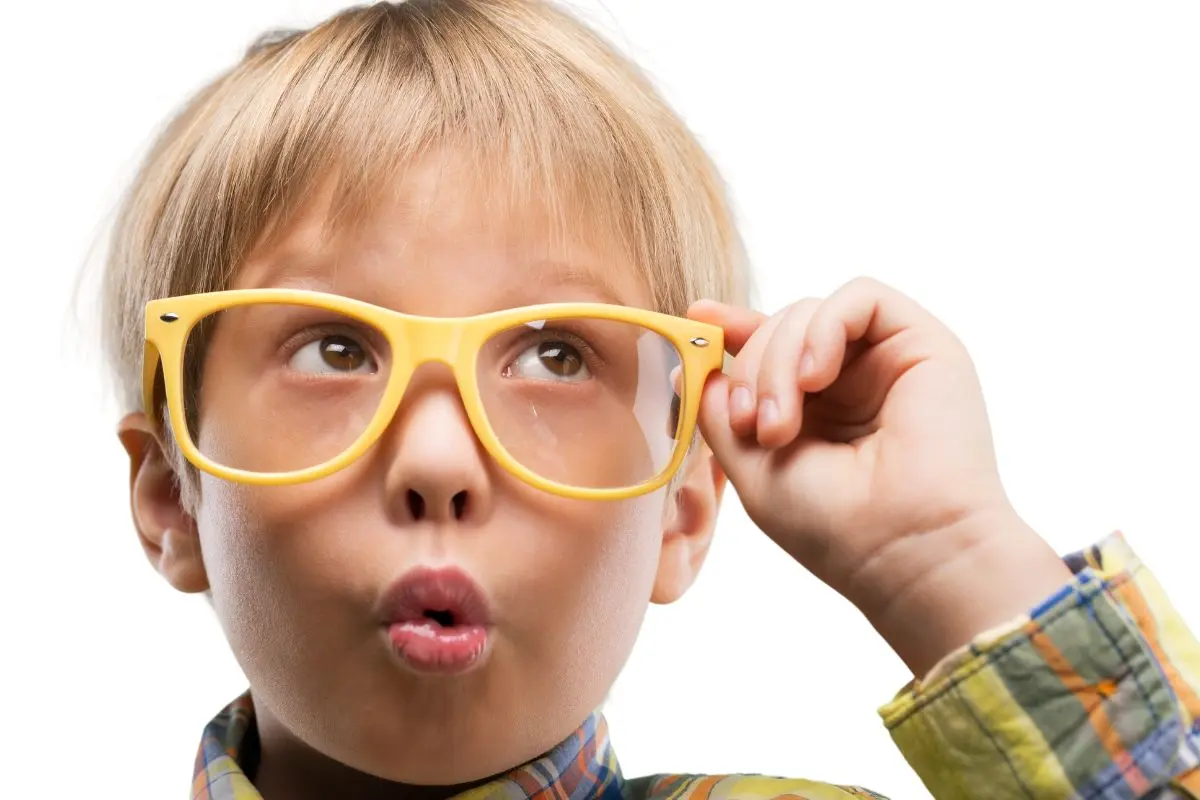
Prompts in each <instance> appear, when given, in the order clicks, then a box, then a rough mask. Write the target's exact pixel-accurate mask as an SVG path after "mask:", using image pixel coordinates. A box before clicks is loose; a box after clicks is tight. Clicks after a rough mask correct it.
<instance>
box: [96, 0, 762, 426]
mask: <svg viewBox="0 0 1200 800" xmlns="http://www.w3.org/2000/svg"><path fill="white" fill-rule="evenodd" d="M439 146H450V147H452V148H454V153H455V157H456V158H457V157H459V156H460V155H461V157H462V158H464V159H470V161H469V163H470V164H471V166H472V169H473V171H474V173H475V174H479V175H481V176H484V177H487V178H489V179H494V180H499V181H502V182H503V183H501V184H497V186H500V187H502V188H504V189H505V190H506V191H507V197H508V198H509V201H510V202H517V203H519V202H522V200H523V199H531V198H537V200H538V201H539V202H543V203H549V204H550V205H551V206H552V207H554V208H557V209H558V213H559V214H560V215H563V224H565V214H566V213H567V212H566V211H565V209H567V208H570V209H572V212H571V213H572V214H573V218H574V219H575V220H586V224H587V225H588V226H589V227H591V228H593V229H596V228H597V226H603V228H602V229H606V230H609V231H612V232H613V233H614V234H616V235H618V236H620V237H621V239H620V241H622V242H623V243H624V244H625V245H626V247H627V248H628V249H629V251H630V256H631V257H632V258H633V259H634V260H635V262H636V263H638V264H639V265H641V266H642V267H643V268H644V270H645V278H646V281H647V283H648V285H649V289H650V292H651V296H652V298H653V303H654V306H655V307H656V308H657V309H658V310H660V311H666V312H668V313H675V314H681V313H683V312H684V310H685V309H686V307H687V306H688V304H689V303H691V302H692V301H694V300H696V299H699V298H701V297H709V298H714V299H718V300H723V301H726V302H744V301H745V299H746V296H747V293H748V290H749V287H748V278H747V274H746V270H745V266H744V257H743V251H742V247H741V243H740V240H739V238H738V234H737V231H736V228H735V225H734V221H733V217H732V214H731V211H730V208H729V205H728V202H727V200H726V197H725V193H724V188H723V185H722V182H721V180H720V177H719V175H718V173H717V170H716V169H715V167H714V165H713V164H712V162H711V161H710V159H709V157H708V156H707V154H706V153H705V152H704V150H703V149H702V148H701V146H700V145H699V143H698V142H697V141H696V139H695V138H694V137H693V136H692V135H691V133H690V132H689V131H688V129H687V127H686V126H685V125H684V123H683V122H682V121H681V120H680V119H679V118H678V117H677V116H676V115H675V114H674V113H673V112H672V110H671V109H670V108H669V107H668V106H667V105H666V103H665V102H664V101H663V100H662V99H661V98H660V96H659V95H658V93H657V92H656V91H655V90H654V88H653V87H652V86H651V85H650V83H649V81H648V80H647V79H646V77H645V76H644V75H643V74H642V73H641V71H640V70H639V69H638V68H637V67H636V66H635V65H634V64H632V63H631V62H630V61H629V60H627V59H626V58H624V57H623V56H622V55H620V54H619V53H618V51H617V50H616V48H614V47H613V46H612V45H610V44H609V43H608V42H607V41H605V40H604V39H603V38H602V37H601V36H599V35H598V34H597V33H595V32H594V31H592V30H591V29H590V28H588V27H587V26H586V25H585V24H584V23H582V22H581V21H579V20H578V19H576V18H575V17H573V16H572V15H571V14H569V13H568V12H566V11H564V10H562V9H560V8H557V7H556V6H555V5H553V4H551V3H549V2H539V0H408V1H407V2H395V3H378V4H375V5H371V6H362V7H353V8H349V9H346V10H344V11H342V12H340V13H338V14H336V15H335V16H333V17H331V18H329V19H328V20H326V21H325V22H323V23H321V24H319V25H317V26H316V27H314V28H312V29H309V30H305V31H291V32H281V33H273V34H268V35H266V36H263V37H262V38H260V39H259V41H257V42H256V43H255V44H254V45H253V46H252V47H250V49H249V50H248V51H247V52H246V54H245V57H244V58H243V59H242V60H241V62H240V63H238V64H237V65H235V66H234V67H233V68H232V69H230V70H229V71H227V72H226V73H224V74H222V75H220V76H218V77H217V78H216V79H215V80H213V81H212V82H211V83H210V84H209V85H207V86H206V87H205V88H203V89H202V90H201V91H199V92H198V93H197V94H196V95H195V96H194V97H193V98H191V100H190V101H189V102H187V103H186V105H185V106H184V107H183V108H182V110H181V111H180V112H179V113H178V115H177V116H175V117H174V119H172V120H171V121H170V122H169V124H168V125H167V127H166V128H165V130H164V131H163V132H162V133H161V135H160V136H159V137H158V139H157V141H156V142H155V143H154V145H153V147H152V148H151V150H150V152H149V154H148V156H147V157H146V159H145V161H144V163H143V164H142V166H141V169H140V170H139V172H138V174H137V176H136V178H135V180H134V182H133V184H132V186H131V188H130V191H129V193H128V195H127V197H126V199H125V202H124V204H123V206H122V208H121V210H120V212H119V216H118V218H117V223H116V226H115V229H114V231H113V237H112V244H111V250H110V253H109V256H108V262H107V265H106V268H105V287H104V300H103V303H104V309H103V311H104V319H105V325H106V330H105V332H104V334H105V335H104V339H105V346H106V349H107V351H108V353H109V356H110V358H111V361H112V363H113V366H114V369H115V372H116V378H117V384H118V388H119V390H120V392H121V399H122V402H123V403H124V404H125V406H126V407H127V408H137V407H139V406H140V404H141V400H140V391H141V358H142V337H143V330H142V324H143V307H144V304H145V303H146V301H148V300H150V299H153V298H156V297H164V296H171V295H179V294H188V293H193V292H206V291H216V290H220V289H223V288H226V287H227V286H228V285H229V283H230V282H231V280H232V279H233V277H234V276H235V274H236V271H237V269H238V267H239V265H240V263H241V261H242V260H243V259H244V258H245V257H246V256H247V254H248V253H249V251H250V250H251V248H253V247H254V246H255V245H256V244H257V243H259V242H261V241H262V240H263V239H264V238H265V237H268V236H270V234H271V232H272V231H273V230H276V229H278V228H279V227H280V226H281V225H282V224H283V223H284V222H285V221H286V220H287V219H288V218H289V215H291V214H292V213H294V212H295V210H296V209H297V208H298V207H299V205H300V204H301V203H302V202H303V201H304V199H305V197H306V195H308V194H310V193H311V192H312V191H313V189H314V187H315V185H316V184H317V183H318V182H319V181H321V180H322V179H324V178H326V177H328V176H331V175H335V174H336V176H337V188H336V190H335V197H334V208H336V209H338V213H337V217H338V219H339V220H341V221H348V220H349V221H352V220H353V219H354V218H355V216H356V215H357V214H358V213H359V212H360V211H362V210H363V209H365V208H366V207H368V206H369V204H370V203H371V202H372V198H373V197H378V193H379V192H380V190H381V189H382V188H383V186H384V185H385V184H389V183H391V182H392V181H393V180H394V179H395V176H396V172H397V171H398V170H402V169H403V168H404V167H405V165H406V164H410V163H412V161H413V160H414V159H415V158H417V157H419V156H420V155H421V154H422V153H424V152H426V151H428V150H429V149H431V148H434V147H439ZM582 213H586V217H584V216H581V214H582ZM146 411H147V413H152V411H153V410H152V409H146Z"/></svg>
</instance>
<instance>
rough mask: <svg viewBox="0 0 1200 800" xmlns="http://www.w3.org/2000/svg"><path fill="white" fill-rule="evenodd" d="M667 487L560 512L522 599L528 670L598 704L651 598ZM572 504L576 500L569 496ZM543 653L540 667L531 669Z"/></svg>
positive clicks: (529, 573)
mask: <svg viewBox="0 0 1200 800" xmlns="http://www.w3.org/2000/svg"><path fill="white" fill-rule="evenodd" d="M663 497H664V494H663V492H661V491H660V492H655V493H653V494H651V495H649V496H646V497H642V498H637V499H634V500H629V501H622V502H611V503H608V502H606V503H576V504H573V505H575V508H573V509H572V510H571V511H570V512H568V513H558V514H555V515H554V516H553V517H552V518H554V519H556V520H557V521H558V524H557V525H556V526H555V530H554V531H552V532H550V533H549V535H551V536H553V537H554V545H555V546H554V547H552V548H551V547H547V548H545V551H544V553H543V555H541V556H536V557H534V558H533V559H531V560H533V561H535V562H537V564H536V568H535V569H534V570H531V569H530V567H531V566H533V565H531V564H526V565H525V566H524V569H523V570H522V571H523V572H524V575H523V579H522V580H520V581H519V582H513V583H512V584H511V585H513V586H524V587H525V590H526V591H525V592H523V594H524V597H523V598H522V602H521V606H522V607H523V609H524V610H527V611H528V614H527V615H526V616H527V620H528V622H527V625H525V626H524V628H523V632H522V635H525V636H528V637H529V638H530V641H528V642H524V643H518V644H519V645H520V644H524V645H526V646H524V647H520V648H519V649H520V650H521V651H523V653H524V654H525V655H526V657H528V658H529V665H530V667H531V669H530V674H538V673H539V672H541V673H543V674H544V671H545V666H544V665H547V664H553V665H555V666H554V671H555V672H556V673H557V674H556V675H554V676H552V679H554V680H556V682H557V683H558V684H559V685H560V686H563V688H564V690H565V691H566V692H570V693H577V694H578V695H579V696H580V699H586V700H587V702H589V703H592V704H599V702H600V701H601V700H602V699H603V697H604V695H605V694H606V693H607V691H608V689H609V687H610V685H611V683H612V681H613V680H615V678H616V675H617V673H618V672H620V669H621V667H622V666H623V665H624V663H625V660H626V659H627V658H628V656H629V652H630V650H631V649H632V647H633V644H634V641H635V639H636V638H637V634H638V631H639V630H640V628H641V624H642V620H643V618H644V617H645V614H646V609H647V607H648V605H649V599H650V593H651V589H652V586H653V583H654V577H655V573H656V570H657V566H658V558H659V552H660V546H661V536H662V533H661V532H662V506H663V502H664V501H663ZM565 505H572V504H565ZM537 661H540V662H541V663H542V664H543V667H542V669H540V670H538V669H534V668H533V664H534V663H535V662H537Z"/></svg>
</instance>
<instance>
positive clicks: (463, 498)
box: [450, 492, 467, 519]
mask: <svg viewBox="0 0 1200 800" xmlns="http://www.w3.org/2000/svg"><path fill="white" fill-rule="evenodd" d="M450 502H451V503H452V504H453V505H454V518H455V519H462V518H463V514H464V513H465V512H466V510H467V493H466V492H459V493H458V494H456V495H454V498H453V499H452V500H451V501H450Z"/></svg>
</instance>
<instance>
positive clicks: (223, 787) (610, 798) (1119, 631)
mask: <svg viewBox="0 0 1200 800" xmlns="http://www.w3.org/2000/svg"><path fill="white" fill-rule="evenodd" d="M1067 563H1068V564H1069V565H1070V566H1071V568H1072V571H1073V572H1074V573H1075V577H1074V579H1073V580H1072V581H1071V582H1070V583H1069V584H1068V585H1066V586H1064V587H1063V588H1062V589H1061V590H1060V591H1059V592H1057V593H1056V594H1055V595H1054V596H1053V597H1050V598H1048V599H1047V600H1046V601H1045V602H1044V603H1043V604H1042V605H1040V606H1039V607H1037V608H1035V609H1033V610H1032V611H1031V612H1030V614H1028V615H1027V616H1025V617H1022V618H1021V619H1019V620H1014V621H1013V622H1012V623H1010V624H1009V625H1006V626H1004V627H1003V628H1001V629H997V630H995V631H991V632H988V633H985V634H983V635H981V636H979V637H977V638H976V639H975V641H973V642H972V643H971V644H969V645H968V646H966V647H964V648H962V649H961V650H959V651H958V652H955V653H953V654H951V655H950V656H948V657H947V658H946V659H944V660H943V661H942V662H941V663H940V664H939V665H938V666H937V667H935V668H934V669H933V670H932V671H931V673H930V674H929V675H927V676H926V677H925V678H924V679H922V680H920V681H914V682H913V683H912V684H910V685H909V686H907V687H905V688H904V690H903V691H901V692H900V694H899V695H898V696H897V697H896V698H895V699H894V700H893V701H892V702H890V703H888V704H887V705H886V706H884V707H883V708H882V709H880V714H881V716H882V717H883V721H884V724H885V725H886V726H887V727H888V729H889V731H890V732H891V735H892V738H893V740H894V741H895V742H896V744H897V746H898V747H899V748H900V750H901V752H902V753H903V754H904V757H905V758H906V759H907V760H908V762H909V764H911V765H912V767H913V769H914V770H916V772H917V774H918V775H920V777H921V779H922V780H923V781H924V782H925V784H926V786H928V787H929V790H930V792H932V793H933V795H934V796H935V797H937V798H939V799H943V798H944V799H947V800H948V799H949V798H954V799H955V800H958V799H959V798H972V800H989V799H991V798H995V799H996V800H999V798H1029V799H1030V800H1042V798H1055V799H1057V798H1078V800H1116V799H1117V798H1143V800H1150V799H1152V800H1188V799H1190V800H1197V799H1200V643H1197V641H1196V640H1195V639H1194V638H1193V637H1192V635H1191V634H1190V632H1189V631H1188V629H1187V626H1186V625H1185V624H1184V622H1183V620H1182V619H1181V618H1180V617H1179V615H1178V614H1177V613H1176V612H1175V610H1174V609H1173V608H1172V607H1171V605H1170V603H1169V602H1168V601H1167V599H1166V596H1165V595H1164V593H1163V591H1162V588H1161V586H1160V585H1159V584H1158V582H1157V580H1155V578H1154V576H1153V575H1151V573H1150V572H1149V571H1148V570H1146V569H1145V568H1144V567H1143V566H1142V563H1141V561H1140V560H1138V558H1137V556H1136V555H1135V554H1134V553H1133V552H1132V550H1130V548H1129V547H1128V545H1127V544H1126V542H1125V539H1124V537H1123V536H1121V535H1120V534H1119V533H1118V534H1113V535H1112V536H1110V537H1109V538H1107V539H1105V540H1104V541H1103V542H1101V543H1100V544H1098V545H1097V546H1095V547H1093V548H1091V549H1090V550H1088V551H1085V552H1083V553H1078V554H1075V555H1072V556H1068V558H1067ZM253 725H254V707H253V703H252V702H251V699H250V696H249V694H248V693H247V694H246V695H243V696H242V697H240V698H239V699H237V700H236V701H234V702H233V703H232V704H230V705H229V706H228V707H227V708H226V709H225V710H224V711H222V712H221V713H220V714H219V715H218V716H217V717H216V718H215V719H214V720H213V721H212V722H211V723H209V725H208V727H207V728H206V729H205V732H204V738H203V741H202V743H201V746H200V752H199V753H198V755H197V757H196V770H195V776H194V779H193V782H192V798H193V800H260V796H259V793H258V792H257V791H256V790H255V789H254V786H253V785H252V784H251V782H250V780H249V778H248V777H247V776H246V774H245V773H244V772H243V771H242V768H241V766H239V755H244V752H243V750H244V748H245V747H246V746H247V744H248V743H249V742H250V741H251V740H252V739H253V737H248V736H247V734H249V733H252V732H253ZM880 797H881V795H876V794H873V793H871V792H869V791H867V790H864V789H858V788H855V787H839V786H832V785H828V784H821V783H814V782H811V781H804V780H797V779H790V778H775V777H767V776H760V775H653V776H649V777H644V778H636V779H627V778H624V777H623V776H622V775H621V770H620V767H619V766H618V764H617V760H616V757H615V755H614V754H613V750H612V747H611V746H610V744H609V739H608V728H607V726H606V724H605V722H604V719H603V717H601V716H600V715H599V714H593V715H592V716H591V717H589V718H588V719H587V721H586V722H584V724H583V725H582V726H581V727H580V728H579V729H578V730H577V731H576V732H575V733H574V734H573V735H572V736H571V737H570V738H569V739H567V740H566V741H564V742H562V743H561V744H560V745H558V747H556V748H555V749H554V750H552V751H550V752H549V753H547V754H546V755H545V756H543V757H541V758H539V759H538V760H536V761H532V762H530V763H528V764H525V765H523V766H520V767H517V768H516V769H514V770H512V771H511V772H509V773H508V774H506V775H504V776H502V777H500V778H497V779H495V780H493V781H492V782H490V783H488V784H486V785H484V786H480V787H477V788H475V789H472V790H470V791H468V792H466V793H464V794H462V795H459V796H458V798H457V799H456V800H484V798H504V800H543V798H573V799H574V798H578V799H580V800H582V798H602V799H603V800H667V798H670V800H701V799H702V798H703V799H704V800H709V799H710V798H711V800H717V798H730V799H731V800H732V799H733V798H739V800H769V798H776V799H777V800H783V799H784V798H789V799H790V800H837V799H839V798H840V799H841V800H849V799H850V798H880Z"/></svg>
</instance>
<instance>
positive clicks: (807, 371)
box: [800, 350, 817, 378]
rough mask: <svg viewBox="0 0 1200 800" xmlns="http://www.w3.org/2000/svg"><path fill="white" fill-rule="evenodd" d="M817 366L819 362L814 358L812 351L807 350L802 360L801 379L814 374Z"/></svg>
mask: <svg viewBox="0 0 1200 800" xmlns="http://www.w3.org/2000/svg"><path fill="white" fill-rule="evenodd" d="M816 365H817V360H816V359H815V358H813V354H812V351H811V350H805V351H804V355H803V356H801V358H800V377H801V378H807V377H808V376H809V375H812V374H813V370H814V368H815V367H816Z"/></svg>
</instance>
